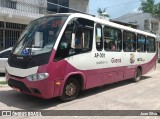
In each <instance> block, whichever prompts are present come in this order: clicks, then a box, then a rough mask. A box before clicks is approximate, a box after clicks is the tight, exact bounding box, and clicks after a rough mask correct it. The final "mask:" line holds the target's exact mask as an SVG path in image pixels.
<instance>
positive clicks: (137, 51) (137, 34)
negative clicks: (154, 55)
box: [137, 34, 147, 52]
mask: <svg viewBox="0 0 160 119" xmlns="http://www.w3.org/2000/svg"><path fill="white" fill-rule="evenodd" d="M138 36H141V37H142V36H143V37H144V38H145V42H144V44H143V45H144V50H143V51H140V50H139V47H138V44H142V43H138ZM146 47H147V46H146V36H145V35H143V34H137V52H146Z"/></svg>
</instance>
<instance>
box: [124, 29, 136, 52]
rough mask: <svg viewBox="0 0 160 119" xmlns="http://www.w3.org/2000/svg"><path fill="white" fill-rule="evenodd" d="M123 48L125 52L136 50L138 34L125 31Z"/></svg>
mask: <svg viewBox="0 0 160 119" xmlns="http://www.w3.org/2000/svg"><path fill="white" fill-rule="evenodd" d="M123 50H124V51H125V52H135V51H136V34H135V33H132V32H128V31H124V32H123Z"/></svg>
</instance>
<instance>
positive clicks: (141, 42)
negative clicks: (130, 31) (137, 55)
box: [137, 34, 146, 52]
mask: <svg viewBox="0 0 160 119" xmlns="http://www.w3.org/2000/svg"><path fill="white" fill-rule="evenodd" d="M137 51H138V52H145V51H146V37H145V36H143V35H140V34H138V35H137Z"/></svg>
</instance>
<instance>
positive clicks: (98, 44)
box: [96, 24, 103, 51]
mask: <svg viewBox="0 0 160 119" xmlns="http://www.w3.org/2000/svg"><path fill="white" fill-rule="evenodd" d="M96 49H97V50H98V51H101V50H102V49H103V39H102V26H101V25H99V24H98V25H97V26H96Z"/></svg>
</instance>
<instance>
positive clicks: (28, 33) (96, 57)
mask: <svg viewBox="0 0 160 119" xmlns="http://www.w3.org/2000/svg"><path fill="white" fill-rule="evenodd" d="M156 57H157V55H156V36H155V35H153V34H150V33H147V32H143V31H140V30H137V29H133V28H130V27H126V26H122V25H119V24H116V23H112V22H110V21H106V20H103V19H99V18H96V17H93V16H90V15H86V14H81V13H71V14H54V15H50V16H45V17H42V18H39V19H36V20H34V21H32V22H31V23H30V24H29V25H28V27H27V28H26V29H25V30H24V32H23V33H22V34H21V36H20V38H19V40H18V43H17V45H16V46H15V47H14V48H13V50H12V53H11V56H10V58H9V60H8V64H7V66H6V72H7V75H6V79H7V82H8V85H9V86H10V87H12V88H14V89H16V90H18V91H20V92H22V93H26V94H30V95H33V96H38V97H41V98H45V99H49V98H53V97H60V99H61V100H63V101H70V100H73V99H75V98H76V96H77V95H78V93H79V91H80V90H85V89H90V88H94V87H97V86H102V85H105V84H109V83H114V82H118V81H122V80H126V79H133V80H134V81H135V82H137V81H139V80H140V79H141V76H142V75H143V74H146V73H147V72H149V71H150V70H151V69H153V68H155V67H156Z"/></svg>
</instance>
